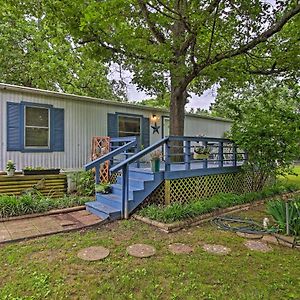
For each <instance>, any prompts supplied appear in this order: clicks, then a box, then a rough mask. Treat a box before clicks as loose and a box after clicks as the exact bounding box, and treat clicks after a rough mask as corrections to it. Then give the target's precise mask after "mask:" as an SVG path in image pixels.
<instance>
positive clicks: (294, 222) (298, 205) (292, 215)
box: [267, 197, 300, 236]
mask: <svg viewBox="0 0 300 300" xmlns="http://www.w3.org/2000/svg"><path fill="white" fill-rule="evenodd" d="M267 212H268V213H269V214H270V215H271V216H272V217H273V219H274V221H275V223H276V226H277V228H278V229H279V231H280V232H283V233H286V229H287V228H286V223H287V222H286V221H287V220H286V203H285V202H284V201H283V200H279V199H278V200H273V201H269V202H268V203H267ZM288 214H289V222H288V223H289V228H290V233H291V234H292V235H296V236H300V197H298V198H296V199H294V201H289V202H288Z"/></svg>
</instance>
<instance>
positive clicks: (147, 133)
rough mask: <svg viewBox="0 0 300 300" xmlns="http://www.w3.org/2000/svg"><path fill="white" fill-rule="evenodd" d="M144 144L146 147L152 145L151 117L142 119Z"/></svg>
mask: <svg viewBox="0 0 300 300" xmlns="http://www.w3.org/2000/svg"><path fill="white" fill-rule="evenodd" d="M142 123H143V124H142V144H143V145H144V148H146V147H148V146H149V145H150V121H149V118H143V119H142Z"/></svg>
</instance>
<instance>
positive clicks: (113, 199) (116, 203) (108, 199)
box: [96, 193, 122, 210]
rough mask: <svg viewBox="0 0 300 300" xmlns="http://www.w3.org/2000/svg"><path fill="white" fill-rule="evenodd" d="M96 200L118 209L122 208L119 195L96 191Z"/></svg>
mask: <svg viewBox="0 0 300 300" xmlns="http://www.w3.org/2000/svg"><path fill="white" fill-rule="evenodd" d="M96 201H98V202H100V203H103V204H104V205H108V206H112V207H114V208H117V209H120V210H121V208H122V198H121V196H120V195H115V194H101V193H96Z"/></svg>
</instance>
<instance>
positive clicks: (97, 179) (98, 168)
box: [95, 165, 101, 184]
mask: <svg viewBox="0 0 300 300" xmlns="http://www.w3.org/2000/svg"><path fill="white" fill-rule="evenodd" d="M100 166H101V165H97V166H95V169H96V174H95V177H96V178H95V183H96V184H99V183H100Z"/></svg>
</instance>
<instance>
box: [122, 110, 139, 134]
mask: <svg viewBox="0 0 300 300" xmlns="http://www.w3.org/2000/svg"><path fill="white" fill-rule="evenodd" d="M120 117H125V118H132V119H139V122H140V134H139V135H131V136H139V137H140V138H141V137H142V135H143V126H142V121H143V119H142V118H143V116H142V115H134V114H126V113H118V114H117V120H118V124H117V132H118V136H119V137H120V130H119V129H120Z"/></svg>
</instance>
